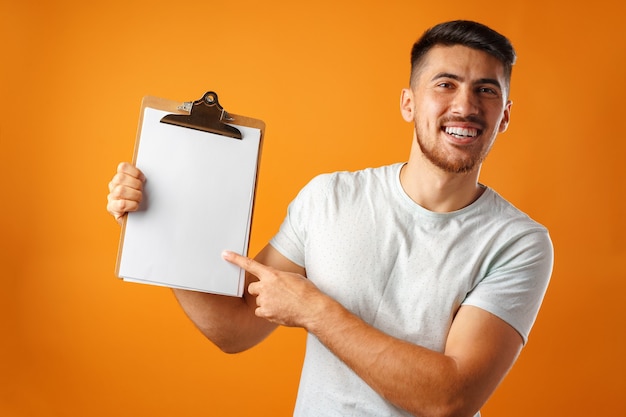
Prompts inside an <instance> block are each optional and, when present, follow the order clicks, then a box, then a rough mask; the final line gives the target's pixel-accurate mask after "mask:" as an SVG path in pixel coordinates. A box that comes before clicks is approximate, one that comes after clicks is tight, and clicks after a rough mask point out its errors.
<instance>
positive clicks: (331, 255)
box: [270, 164, 553, 417]
mask: <svg viewBox="0 0 626 417" xmlns="http://www.w3.org/2000/svg"><path fill="white" fill-rule="evenodd" d="M401 167H402V164H394V165H390V166H384V167H380V168H374V169H371V168H370V169H365V170H362V171H357V172H337V173H333V174H324V175H320V176H318V177H316V178H314V179H313V180H312V181H311V182H310V183H309V184H308V185H307V186H306V187H304V188H303V189H302V191H301V192H300V193H299V194H298V196H297V198H296V199H295V200H294V201H293V202H292V203H291V204H290V206H289V210H288V214H287V217H286V218H285V220H284V222H283V224H282V226H281V228H280V231H279V232H278V234H277V235H276V236H275V237H274V238H273V239H272V240H271V242H270V244H271V245H272V246H273V247H274V248H276V249H277V250H278V251H279V252H280V253H282V254H283V255H284V256H285V257H287V258H288V259H290V260H291V261H292V262H294V263H296V264H298V265H300V266H302V267H304V268H305V269H306V274H307V277H308V279H310V280H311V281H312V282H313V283H315V285H317V287H318V288H320V289H321V290H322V291H323V292H325V293H326V294H328V295H329V296H331V297H332V298H333V299H335V300H336V301H338V302H339V303H341V304H342V305H343V306H344V307H345V308H347V309H348V310H349V311H351V312H352V313H354V314H356V315H357V316H359V317H360V318H361V319H363V320H364V321H366V322H367V323H369V324H371V325H372V326H374V327H376V328H378V329H380V330H382V331H383V332H385V333H387V334H389V335H391V336H394V337H397V338H400V339H403V340H406V341H409V342H412V343H415V344H417V345H420V346H423V347H426V348H429V349H432V350H435V351H438V352H442V351H443V349H444V346H445V341H446V337H447V334H448V330H449V329H450V325H451V323H452V320H453V317H454V314H455V313H456V311H457V310H458V308H459V307H460V306H461V305H462V304H464V305H473V306H476V307H479V308H482V309H484V310H487V311H489V312H491V313H492V314H494V315H496V316H498V317H500V318H501V319H503V320H504V321H506V322H507V323H509V324H510V325H511V326H512V327H513V328H515V329H516V330H517V331H518V332H519V334H520V335H521V336H522V338H523V340H524V342H526V341H527V338H528V333H529V332H530V329H531V327H532V325H533V323H534V321H535V318H536V315H537V312H538V310H539V307H540V305H541V301H542V299H543V296H544V293H545V290H546V288H547V285H548V281H549V278H550V274H551V271H552V263H553V249H552V243H551V241H550V237H549V235H548V232H547V230H546V229H545V228H544V227H543V226H541V225H540V224H538V223H537V222H535V221H533V220H532V219H530V218H529V217H528V216H527V215H525V214H524V213H522V212H521V211H519V210H518V209H516V208H515V207H514V206H512V205H511V204H510V203H508V202H507V201H506V200H504V199H503V198H502V197H500V196H499V195H498V194H497V193H496V192H495V191H493V190H491V189H489V188H487V189H486V190H485V191H484V192H483V194H482V195H481V197H480V198H478V200H476V201H475V202H474V203H472V204H471V205H469V206H467V207H465V208H463V209H461V210H458V211H455V212H451V213H434V212H431V211H428V210H426V209H424V208H423V207H421V206H419V205H418V204H416V203H415V202H413V200H411V199H410V197H409V196H408V195H407V194H406V193H405V192H404V190H403V189H402V186H401V184H400V175H399V174H400V169H401ZM294 415H296V416H299V417H302V416H311V417H313V416H315V417H320V416H341V417H346V416H355V417H356V416H358V417H365V416H377V417H380V416H404V415H409V414H407V413H405V412H403V411H402V410H400V409H398V408H396V407H395V406H393V405H392V404H390V403H389V402H387V401H386V400H384V399H383V398H382V397H380V396H379V395H378V394H377V393H375V392H374V391H373V390H372V389H371V388H370V387H369V386H368V385H367V384H365V383H364V382H363V381H362V380H361V379H360V378H359V377H358V376H357V375H356V374H355V373H354V372H353V371H352V370H351V369H349V368H348V367H347V366H346V365H345V364H344V363H343V362H341V361H340V360H339V359H338V358H337V357H335V356H334V354H332V353H331V352H330V351H329V350H328V349H326V347H325V346H324V345H322V344H321V343H320V342H319V341H318V339H317V338H316V337H314V336H312V335H308V338H307V351H306V356H305V361H304V366H303V370H302V376H301V380H300V388H299V393H298V400H297V403H296V409H295V412H294Z"/></svg>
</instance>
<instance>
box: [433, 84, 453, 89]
mask: <svg viewBox="0 0 626 417" xmlns="http://www.w3.org/2000/svg"><path fill="white" fill-rule="evenodd" d="M437 86H438V87H441V88H452V84H450V83H439V84H437Z"/></svg>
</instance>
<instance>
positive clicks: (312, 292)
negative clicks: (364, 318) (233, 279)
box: [223, 251, 333, 330]
mask: <svg viewBox="0 0 626 417" xmlns="http://www.w3.org/2000/svg"><path fill="white" fill-rule="evenodd" d="M223 257H224V259H225V260H227V261H228V262H230V263H232V264H234V265H237V266H239V267H240V268H242V269H244V270H245V271H247V272H249V273H250V274H252V275H254V276H256V277H257V278H258V281H255V282H252V283H251V284H250V285H249V286H248V292H249V293H250V295H253V296H255V297H256V305H257V308H256V310H255V314H256V315H257V316H258V317H262V318H264V319H266V320H269V321H271V322H273V323H276V324H280V325H283V326H289V327H302V328H304V329H307V330H309V329H310V327H312V326H314V325H315V324H316V323H318V322H320V321H321V320H323V319H324V311H325V308H326V307H325V306H326V305H328V303H330V302H333V301H332V299H331V298H330V297H328V296H326V295H325V294H324V293H322V292H321V291H320V290H319V289H318V288H317V287H316V286H315V285H314V284H313V283H312V282H311V281H309V280H308V279H307V278H306V277H304V276H302V275H300V274H296V273H291V272H285V271H279V270H277V269H275V268H272V267H269V266H266V265H263V264H261V263H259V262H257V261H255V260H253V259H250V258H247V257H245V256H241V255H238V254H236V253H233V252H229V251H225V252H224V253H223Z"/></svg>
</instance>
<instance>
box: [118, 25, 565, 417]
mask: <svg viewBox="0 0 626 417" xmlns="http://www.w3.org/2000/svg"><path fill="white" fill-rule="evenodd" d="M411 59H412V61H411V62H412V69H411V80H410V88H407V89H404V90H402V93H401V102H400V104H401V113H402V116H403V117H404V119H405V120H406V121H407V122H412V123H413V124H414V126H415V129H414V135H413V143H412V148H411V152H410V156H409V160H408V162H407V163H406V164H400V163H399V164H395V165H391V166H385V167H380V168H375V169H366V170H362V171H358V172H351V173H350V172H338V173H334V174H326V175H321V176H319V177H317V178H315V179H314V180H312V181H311V182H310V183H309V184H308V185H307V186H306V187H305V188H304V189H303V190H302V191H301V192H300V193H299V195H298V196H297V197H296V199H295V200H294V201H293V202H292V203H291V204H290V206H289V211H288V214H287V217H286V219H285V221H284V223H283V224H282V226H281V228H280V231H279V232H278V233H277V235H276V236H275V237H274V238H273V239H272V240H271V242H270V243H269V244H268V245H267V246H266V247H265V248H264V249H263V250H262V251H261V252H260V253H259V254H258V255H257V256H256V258H255V260H251V259H248V258H246V257H243V256H240V255H237V254H234V253H230V252H225V253H224V258H225V259H226V260H227V261H228V262H232V263H233V264H236V265H238V266H240V267H242V268H244V269H245V270H246V271H247V272H248V274H247V291H246V293H245V295H244V296H243V297H242V298H241V299H239V298H232V297H223V296H216V295H211V294H203V293H194V292H187V291H181V290H175V294H176V296H177V298H178V300H179V302H180V304H181V306H182V308H183V309H184V310H185V312H186V313H187V315H188V316H189V317H190V318H191V320H192V321H193V322H194V323H195V324H196V325H197V327H198V328H199V329H200V331H202V333H204V335H206V337H208V338H209V339H210V340H211V341H213V342H214V343H215V344H216V345H217V346H219V347H220V348H221V349H222V350H224V351H226V352H239V351H242V350H245V349H248V348H250V347H252V346H254V345H256V344H257V343H259V342H260V341H261V340H263V339H264V338H265V337H266V336H267V335H268V334H270V333H271V332H272V330H273V329H274V328H276V326H277V325H285V326H296V327H302V328H304V329H306V330H307V332H308V338H307V352H306V357H305V362H304V367H303V370H302V377H301V382H300V389H299V393H298V400H297V404H296V409H295V415H297V416H327V415H328V416H330V415H333V416H338V415H341V416H360V417H362V416H383V415H384V416H392V415H393V416H404V415H416V416H473V415H479V409H480V407H481V406H482V405H483V404H484V403H485V402H486V401H487V399H488V398H489V396H490V395H491V394H492V393H493V391H494V390H495V388H496V387H497V385H498V384H499V383H500V381H501V380H502V378H503V377H504V376H505V374H506V373H507V372H508V370H509V369H510V367H511V366H512V365H513V363H514V362H515V360H516V358H517V356H518V354H519V352H520V351H521V349H522V346H523V345H524V343H525V342H526V340H527V337H528V333H529V331H530V329H531V327H532V325H533V323H534V320H535V318H536V315H537V312H538V309H539V306H540V304H541V301H542V299H543V295H544V293H545V290H546V288H547V285H548V281H549V278H550V274H551V271H552V262H553V251H552V244H551V242H550V238H549V235H548V232H547V230H546V229H545V228H544V227H543V226H541V225H540V224H538V223H536V222H534V221H533V220H531V219H530V218H528V217H527V216H526V215H525V214H523V213H522V212H520V211H519V210H517V209H516V208H514V207H513V206H512V205H511V204H509V203H508V202H506V201H505V200H504V199H503V198H501V197H500V196H499V195H498V194H497V193H496V192H495V191H493V190H491V189H489V188H487V187H485V186H483V185H482V184H480V183H479V182H478V177H479V172H480V167H481V164H482V162H483V160H484V158H485V157H486V156H487V154H488V152H489V150H490V148H491V146H492V145H493V143H494V141H495V138H496V136H497V134H498V133H500V132H504V131H505V130H506V128H507V126H508V124H509V120H510V112H511V101H510V100H509V98H508V94H509V82H510V75H511V66H512V65H513V63H514V61H515V52H514V50H513V48H512V46H511V45H510V43H509V41H508V40H507V39H506V38H505V37H503V36H501V35H500V34H498V33H496V32H494V31H493V30H491V29H489V28H487V27H486V26H484V25H481V24H478V23H475V22H468V21H454V22H447V23H443V24H441V25H437V26H435V27H434V28H432V29H430V30H429V31H427V32H426V33H425V34H424V35H423V36H422V38H420V40H418V42H416V44H415V45H414V47H413V50H412V55H411ZM143 181H144V178H143V174H141V172H140V171H139V170H138V169H136V168H135V167H133V166H131V165H130V164H120V166H119V167H118V173H117V174H116V176H115V177H114V178H113V180H112V182H111V183H110V185H109V189H110V194H109V203H108V210H109V212H110V213H111V214H112V215H113V216H114V217H115V218H116V219H118V220H120V219H121V218H122V216H124V215H125V213H127V212H129V211H134V210H136V209H137V208H138V207H139V203H140V201H141V195H142V185H143ZM224 317H227V318H228V320H224V319H223V318H224Z"/></svg>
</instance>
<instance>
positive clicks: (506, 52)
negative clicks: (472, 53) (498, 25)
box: [411, 20, 516, 84]
mask: <svg viewBox="0 0 626 417" xmlns="http://www.w3.org/2000/svg"><path fill="white" fill-rule="evenodd" d="M435 45H444V46H454V45H463V46H467V47H468V48H473V49H478V50H480V51H484V52H487V53H488V54H490V55H492V56H494V57H495V58H497V59H498V60H499V61H500V62H501V63H502V65H503V67H504V76H505V78H506V82H507V84H509V83H510V81H511V71H512V69H513V64H515V59H516V55H515V50H514V49H513V45H511V42H510V41H509V40H508V39H507V38H506V37H505V36H503V35H501V34H499V33H498V32H496V31H495V30H493V29H491V28H489V27H487V26H485V25H483V24H481V23H477V22H472V21H469V20H454V21H451V22H445V23H440V24H438V25H437V26H434V27H432V28H430V29H428V30H427V31H426V32H424V34H423V35H422V36H421V37H420V38H419V39H418V40H417V42H415V44H413V49H411V83H413V81H414V80H413V78H414V75H415V72H416V69H417V68H418V67H419V65H420V64H421V62H422V59H423V58H424V56H425V55H426V53H428V51H430V49H431V48H432V47H433V46H435Z"/></svg>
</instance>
